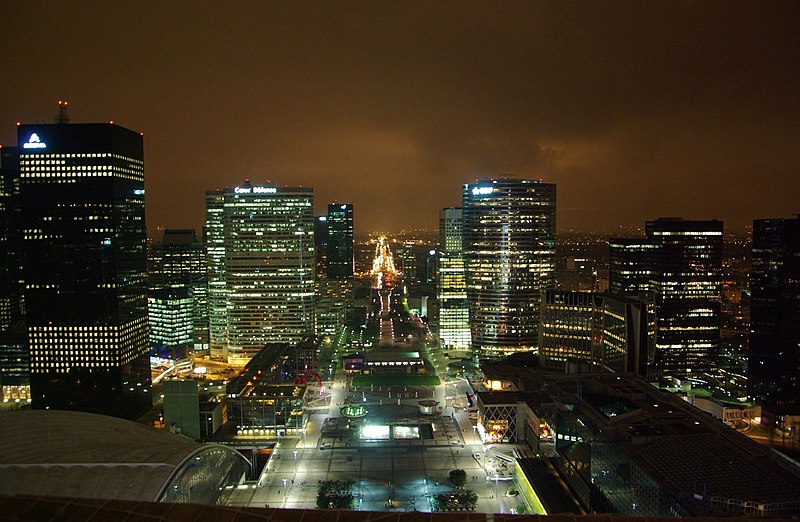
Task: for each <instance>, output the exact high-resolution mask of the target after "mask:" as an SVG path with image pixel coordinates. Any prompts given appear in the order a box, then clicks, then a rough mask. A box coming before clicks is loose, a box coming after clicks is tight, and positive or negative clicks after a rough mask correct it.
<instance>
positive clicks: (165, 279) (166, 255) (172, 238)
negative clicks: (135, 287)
mask: <svg viewBox="0 0 800 522" xmlns="http://www.w3.org/2000/svg"><path fill="white" fill-rule="evenodd" d="M149 264H150V268H149V270H148V276H149V284H150V290H160V289H164V288H173V289H175V288H186V289H188V290H189V292H190V294H191V298H192V324H193V327H192V328H193V332H192V344H193V345H194V348H195V349H197V350H207V349H208V264H207V262H206V245H205V243H203V242H200V241H198V240H197V234H196V233H195V231H194V230H193V229H179V230H171V229H167V230H165V231H164V235H163V237H162V240H161V243H158V244H156V245H154V246H153V248H152V249H151V252H150V263H149ZM152 331H153V330H152V328H151V333H152ZM156 342H158V341H157V340H156Z"/></svg>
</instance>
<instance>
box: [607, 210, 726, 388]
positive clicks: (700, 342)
mask: <svg viewBox="0 0 800 522" xmlns="http://www.w3.org/2000/svg"><path fill="white" fill-rule="evenodd" d="M610 245H611V248H610V266H609V280H610V285H611V291H612V292H613V293H616V294H621V295H635V296H639V297H642V298H644V299H646V300H651V301H652V302H653V303H654V304H655V318H656V320H655V324H656V352H655V358H654V362H653V371H652V372H651V375H650V377H652V378H656V377H659V376H676V377H688V376H690V375H693V374H694V375H697V374H699V373H700V372H702V371H705V370H707V369H708V368H709V367H710V363H711V360H712V358H713V357H714V356H716V354H717V352H718V351H719V341H720V301H721V298H722V221H716V220H713V221H693V220H685V219H681V218H660V219H656V220H653V221H648V222H647V223H646V225H645V237H643V238H622V239H612V240H611V243H610Z"/></svg>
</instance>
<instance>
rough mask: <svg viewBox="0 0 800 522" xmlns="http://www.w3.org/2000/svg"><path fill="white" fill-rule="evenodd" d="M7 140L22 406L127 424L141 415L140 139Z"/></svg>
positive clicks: (80, 128)
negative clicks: (13, 150)
mask: <svg viewBox="0 0 800 522" xmlns="http://www.w3.org/2000/svg"><path fill="white" fill-rule="evenodd" d="M17 131H18V139H19V144H20V149H19V151H20V154H19V162H20V165H19V167H20V180H21V191H20V194H21V224H22V234H23V238H22V250H23V266H24V279H25V307H26V321H27V331H28V345H29V349H30V371H31V395H32V400H33V406H34V408H52V409H75V410H84V411H91V412H97V413H104V414H108V415H115V416H121V417H129V418H136V417H138V416H140V415H141V414H143V413H144V412H145V411H147V410H148V409H149V408H150V407H151V383H150V361H149V357H148V354H149V350H148V344H147V253H146V241H147V235H146V229H145V222H144V162H143V152H142V151H143V148H142V136H141V135H140V134H139V133H137V132H133V131H130V130H128V129H125V128H123V127H120V126H118V125H114V124H56V125H21V126H19V127H17Z"/></svg>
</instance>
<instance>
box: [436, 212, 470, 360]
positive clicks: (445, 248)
mask: <svg viewBox="0 0 800 522" xmlns="http://www.w3.org/2000/svg"><path fill="white" fill-rule="evenodd" d="M462 230H463V221H462V213H461V208H444V209H442V210H441V211H440V212H439V270H438V278H437V285H436V289H437V297H438V299H439V339H440V340H441V342H442V345H443V346H444V347H445V348H451V349H459V350H467V349H469V348H470V346H471V344H472V343H471V341H472V339H471V334H470V329H469V307H468V306H467V284H466V279H465V275H464V255H463V247H462V244H463V233H462Z"/></svg>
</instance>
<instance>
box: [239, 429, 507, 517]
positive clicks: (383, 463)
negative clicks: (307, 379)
mask: <svg viewBox="0 0 800 522" xmlns="http://www.w3.org/2000/svg"><path fill="white" fill-rule="evenodd" d="M301 444H302V443H301V442H300V441H299V439H284V440H283V441H281V443H280V444H279V445H278V447H277V449H276V450H275V453H274V454H273V457H272V459H271V460H270V462H269V464H268V468H267V469H266V470H265V472H264V473H263V474H262V479H261V481H260V483H259V484H258V485H255V486H252V485H248V486H240V488H239V489H238V490H237V491H236V492H235V494H234V495H233V498H232V502H231V503H232V504H234V505H248V506H262V507H263V506H266V505H269V506H270V507H286V508H314V507H315V506H316V495H317V483H318V482H319V481H320V480H352V481H353V482H354V483H355V484H356V487H355V488H354V492H355V493H356V496H357V499H356V508H357V509H362V510H370V511H384V510H387V509H392V510H400V511H414V510H418V511H430V510H431V507H430V503H429V501H428V496H429V495H432V494H436V493H443V492H447V491H452V490H453V489H454V488H453V487H452V486H451V485H450V484H449V482H448V480H447V475H448V473H449V472H450V470H453V469H463V470H464V471H465V472H466V473H467V477H468V481H467V485H466V488H467V489H471V490H473V491H475V492H476V493H477V494H478V497H479V501H478V506H477V509H476V511H479V512H493V513H500V512H506V513H508V512H509V510H510V508H513V507H516V503H517V501H512V500H511V499H510V498H508V497H505V496H504V493H505V492H506V490H507V488H508V485H509V484H510V482H507V481H505V482H504V481H499V482H495V481H490V480H487V475H486V472H485V471H484V470H483V468H482V467H481V466H480V464H479V463H478V461H477V460H476V459H475V458H474V457H473V456H472V450H476V451H482V448H480V447H461V446H460V445H459V446H449V447H448V446H444V447H442V446H425V445H421V444H420V445H416V446H410V445H407V446H395V445H393V444H391V443H386V446H380V445H379V444H380V443H376V444H375V445H373V446H371V447H358V448H349V449H348V448H336V449H322V448H320V447H319V446H318V445H317V444H313V445H311V447H303V446H302V445H301ZM390 500H391V507H390V503H389V501H390Z"/></svg>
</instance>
